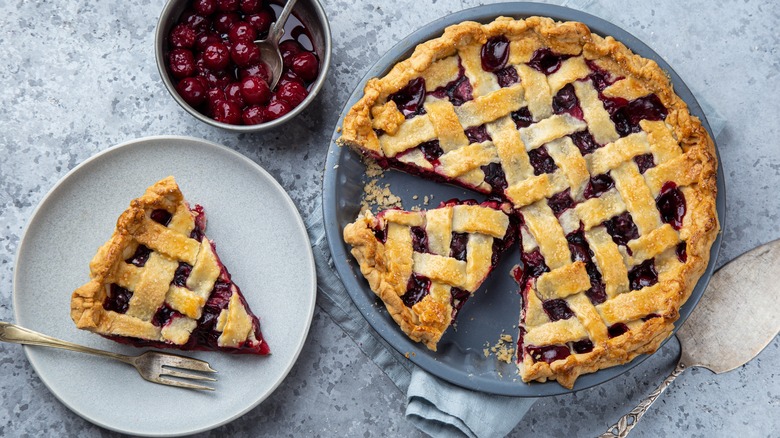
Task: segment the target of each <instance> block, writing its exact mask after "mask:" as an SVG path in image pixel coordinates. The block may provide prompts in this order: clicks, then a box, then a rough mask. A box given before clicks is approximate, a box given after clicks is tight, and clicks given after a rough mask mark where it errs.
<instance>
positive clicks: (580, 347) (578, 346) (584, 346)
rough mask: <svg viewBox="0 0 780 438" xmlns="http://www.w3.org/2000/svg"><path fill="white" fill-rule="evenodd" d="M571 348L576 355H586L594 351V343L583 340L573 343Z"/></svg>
mask: <svg viewBox="0 0 780 438" xmlns="http://www.w3.org/2000/svg"><path fill="white" fill-rule="evenodd" d="M571 348H572V350H574V352H575V353H578V354H584V353H590V352H591V351H593V342H592V341H591V340H590V339H583V340H581V341H575V342H572V343H571Z"/></svg>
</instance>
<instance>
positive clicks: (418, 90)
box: [389, 78, 425, 119]
mask: <svg viewBox="0 0 780 438" xmlns="http://www.w3.org/2000/svg"><path fill="white" fill-rule="evenodd" d="M389 99H390V100H392V101H393V102H395V105H396V107H398V111H401V114H403V115H404V117H406V118H407V119H411V118H412V117H414V116H417V115H420V114H425V107H424V106H423V103H424V102H425V79H423V78H416V79H412V80H411V81H409V83H408V84H406V86H405V87H404V88H402V89H400V90H398V92H396V93H393V94H391V95H390V96H389Z"/></svg>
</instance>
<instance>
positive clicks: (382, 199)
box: [361, 179, 401, 210]
mask: <svg viewBox="0 0 780 438" xmlns="http://www.w3.org/2000/svg"><path fill="white" fill-rule="evenodd" d="M374 205H376V206H377V207H379V208H380V209H387V208H392V207H401V198H399V197H398V196H396V195H394V194H393V192H391V191H390V184H385V185H384V186H383V185H380V184H379V182H378V181H377V180H376V179H372V180H371V181H369V182H368V183H366V185H365V186H364V187H363V200H362V202H361V209H362V210H365V209H370V208H371V206H374Z"/></svg>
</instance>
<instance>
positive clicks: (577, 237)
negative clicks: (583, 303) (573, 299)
mask: <svg viewBox="0 0 780 438" xmlns="http://www.w3.org/2000/svg"><path fill="white" fill-rule="evenodd" d="M566 241H567V242H568V243H569V250H570V251H571V259H572V261H573V262H577V261H580V262H583V263H585V271H586V272H587V273H588V278H589V279H590V289H588V290H587V291H585V296H587V297H588V299H590V301H591V303H593V305H594V306H596V305H599V304H601V303H603V302H604V301H606V300H607V293H606V290H605V287H604V284H603V282H602V281H601V280H602V278H601V272H600V271H599V269H598V267H596V264H595V263H594V262H593V251H591V250H590V246H589V245H588V241H587V240H585V234H584V233H583V231H582V230H577V231H575V232H573V233H569V235H567V236H566Z"/></svg>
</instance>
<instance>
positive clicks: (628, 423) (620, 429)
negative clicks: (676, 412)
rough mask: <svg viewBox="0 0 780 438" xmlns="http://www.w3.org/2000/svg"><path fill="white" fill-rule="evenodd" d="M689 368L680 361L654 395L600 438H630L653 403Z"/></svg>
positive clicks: (621, 418)
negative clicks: (630, 434) (629, 435)
mask: <svg viewBox="0 0 780 438" xmlns="http://www.w3.org/2000/svg"><path fill="white" fill-rule="evenodd" d="M686 368H687V366H686V365H685V364H684V363H683V361H682V359H680V361H679V362H677V366H676V367H674V371H672V374H670V375H669V377H667V378H666V379H665V380H664V381H663V382H662V383H661V384H660V385H659V386H658V388H656V389H655V391H653V393H652V394H650V395H649V396H647V398H646V399H644V400H642V401H641V402H640V403H639V406H637V407H635V408H634V409H633V410H632V411H631V412H629V413H627V414H626V415H623V416H622V417H620V420H618V422H617V423H615V424H613V425H612V426H610V427H609V429H607V431H606V432H604V433H603V434H602V435H600V436H599V438H616V437H620V438H625V437H627V436H628V433H629V432H631V429H633V428H634V426H636V424H637V423H639V419H640V418H642V416H643V415H645V412H647V410H648V409H650V406H652V405H653V402H654V401H655V400H656V399H657V398H658V397H659V396H660V395H661V393H663V392H664V391H665V390H666V388H668V387H669V385H671V384H672V382H674V379H676V378H677V376H679V375H680V374H682V373H683V371H685V369H686Z"/></svg>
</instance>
